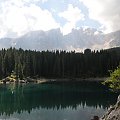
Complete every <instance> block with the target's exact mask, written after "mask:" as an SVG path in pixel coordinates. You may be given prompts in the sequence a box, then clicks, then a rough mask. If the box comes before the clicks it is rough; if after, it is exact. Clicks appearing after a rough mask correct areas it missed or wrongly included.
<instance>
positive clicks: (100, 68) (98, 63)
mask: <svg viewBox="0 0 120 120" xmlns="http://www.w3.org/2000/svg"><path fill="white" fill-rule="evenodd" d="M119 62H120V48H112V49H108V50H100V51H91V50H90V49H86V50H85V51H84V53H76V52H74V51H71V52H66V51H58V50H56V51H42V52H40V51H31V50H23V49H15V48H9V49H7V50H6V49H2V50H0V79H2V78H5V77H7V76H9V75H10V74H11V73H13V72H14V73H15V74H16V75H17V77H18V78H20V79H23V78H24V77H31V78H32V77H36V78H39V77H45V78H88V77H106V76H108V75H109V70H114V69H115V68H116V67H117V66H118V65H119Z"/></svg>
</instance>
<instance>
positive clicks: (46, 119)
mask: <svg viewBox="0 0 120 120" xmlns="http://www.w3.org/2000/svg"><path fill="white" fill-rule="evenodd" d="M116 99H117V94H115V93H112V92H109V91H108V90H107V89H106V88H105V87H104V86H102V85H101V84H100V83H97V82H70V83H67V82H66V83H65V82H64V83H52V84H50V83H47V84H26V85H24V84H22V85H15V84H10V85H0V120H90V119H91V118H92V117H93V116H94V115H97V116H99V117H101V116H102V115H103V114H104V113H105V111H106V109H107V108H108V107H109V106H110V105H111V104H114V103H115V102H116Z"/></svg>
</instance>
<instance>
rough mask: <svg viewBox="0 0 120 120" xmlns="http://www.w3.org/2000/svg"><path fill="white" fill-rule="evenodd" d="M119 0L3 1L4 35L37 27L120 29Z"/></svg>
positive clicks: (0, 22)
mask: <svg viewBox="0 0 120 120" xmlns="http://www.w3.org/2000/svg"><path fill="white" fill-rule="evenodd" d="M119 3H120V1H119V0H109V1H108V0H0V38H2V37H18V36H21V35H23V34H25V33H27V32H29V31H33V30H44V31H47V30H50V29H56V28H60V29H61V32H63V34H68V33H69V32H71V30H72V29H79V28H81V27H83V28H84V27H85V28H86V27H90V28H96V29H98V30H102V31H103V32H106V33H107V32H112V31H116V30H119V29H120V25H119V24H118V23H119V20H120V7H119Z"/></svg>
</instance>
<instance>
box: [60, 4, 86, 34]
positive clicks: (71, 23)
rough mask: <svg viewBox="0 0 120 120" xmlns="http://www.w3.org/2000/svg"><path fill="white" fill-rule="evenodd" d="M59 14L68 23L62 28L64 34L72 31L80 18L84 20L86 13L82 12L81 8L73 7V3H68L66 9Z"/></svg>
mask: <svg viewBox="0 0 120 120" xmlns="http://www.w3.org/2000/svg"><path fill="white" fill-rule="evenodd" d="M59 16H60V17H63V18H64V19H66V20H67V23H66V24H65V25H64V26H63V28H61V29H62V31H63V34H68V33H69V32H71V30H72V29H73V28H75V27H76V23H77V22H78V21H79V20H84V14H83V13H81V10H80V9H79V8H77V7H73V5H72V4H69V5H68V8H67V10H66V11H64V12H61V13H59Z"/></svg>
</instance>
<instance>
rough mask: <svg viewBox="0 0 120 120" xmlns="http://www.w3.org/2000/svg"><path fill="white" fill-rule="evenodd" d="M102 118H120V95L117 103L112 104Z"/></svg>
mask: <svg viewBox="0 0 120 120" xmlns="http://www.w3.org/2000/svg"><path fill="white" fill-rule="evenodd" d="M100 120H120V95H119V96H118V99H117V103H116V104H115V105H114V106H111V107H110V108H109V109H108V111H107V113H106V114H105V115H104V116H103V117H102V118H101V119H100Z"/></svg>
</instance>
